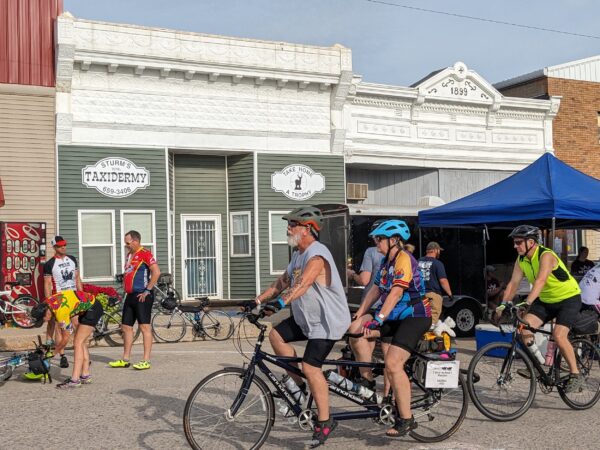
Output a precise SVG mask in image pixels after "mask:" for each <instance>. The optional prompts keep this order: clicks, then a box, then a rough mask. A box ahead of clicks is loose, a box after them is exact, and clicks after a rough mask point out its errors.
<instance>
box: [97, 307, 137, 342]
mask: <svg viewBox="0 0 600 450" xmlns="http://www.w3.org/2000/svg"><path fill="white" fill-rule="evenodd" d="M102 320H103V321H104V327H103V330H102V331H103V333H104V340H105V341H106V343H107V344H108V345H110V346H111V347H121V346H122V345H123V344H124V341H123V331H122V330H121V324H122V322H123V318H122V317H121V313H119V312H114V313H107V312H105V313H104V316H103V318H102ZM139 337H140V328H139V327H138V326H137V324H135V325H134V326H133V342H135V341H137V339H138V338H139Z"/></svg>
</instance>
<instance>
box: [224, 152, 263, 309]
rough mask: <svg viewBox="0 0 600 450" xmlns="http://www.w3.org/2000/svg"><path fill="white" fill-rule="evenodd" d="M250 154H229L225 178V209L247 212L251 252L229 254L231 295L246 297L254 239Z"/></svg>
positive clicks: (251, 285)
mask: <svg viewBox="0 0 600 450" xmlns="http://www.w3.org/2000/svg"><path fill="white" fill-rule="evenodd" d="M253 159H254V158H253V155H252V154H248V155H239V156H229V157H228V158H227V178H228V180H229V212H237V211H249V212H250V235H251V240H252V255H251V256H240V257H230V271H231V277H230V284H231V298H233V299H247V298H254V297H255V295H256V276H255V274H256V270H255V254H256V250H255V242H256V237H255V236H254V163H253Z"/></svg>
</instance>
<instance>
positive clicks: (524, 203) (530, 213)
mask: <svg viewBox="0 0 600 450" xmlns="http://www.w3.org/2000/svg"><path fill="white" fill-rule="evenodd" d="M524 223H526V224H529V225H536V226H538V227H540V228H544V229H546V230H551V234H550V242H553V241H554V231H555V229H556V228H561V229H574V228H600V180H597V179H595V178H593V177H590V176H588V175H586V174H584V173H582V172H580V171H578V170H576V169H574V168H572V167H571V166H569V165H567V164H565V163H564V162H562V161H560V160H559V159H557V158H556V157H555V156H553V155H552V154H550V153H545V154H544V155H543V156H541V157H540V158H539V159H537V160H536V161H534V162H533V163H532V164H530V165H529V166H527V167H526V168H525V169H523V170H521V171H520V172H517V173H515V174H514V175H512V176H510V177H508V178H506V179H505V180H503V181H500V182H499V183H496V184H494V185H492V186H490V187H488V188H486V189H483V190H481V191H479V192H475V193H474V194H471V195H469V196H467V197H464V198H461V199H459V200H456V201H453V202H450V203H447V204H445V205H442V206H438V207H437V208H433V209H429V210H426V211H421V212H419V244H420V245H422V242H421V228H426V227H443V228H483V236H482V237H483V265H484V267H485V265H486V264H487V250H486V247H487V239H488V232H487V228H488V227H489V228H512V227H515V226H517V225H520V224H524ZM484 279H485V274H484ZM485 296H486V301H487V290H486V291H485Z"/></svg>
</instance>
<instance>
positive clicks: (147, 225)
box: [121, 209, 156, 265]
mask: <svg viewBox="0 0 600 450" xmlns="http://www.w3.org/2000/svg"><path fill="white" fill-rule="evenodd" d="M155 227H156V225H155V222H154V210H126V209H125V210H121V239H125V233H127V232H128V231H131V230H135V231H137V232H138V233H140V235H141V236H142V242H140V244H141V245H142V247H144V248H145V249H146V250H150V251H151V252H152V254H153V255H154V256H156V253H155V252H154V251H155V249H156V228H155ZM122 248H123V253H122V261H123V265H124V264H125V257H126V255H127V252H126V251H125V246H124V245H123V247H122Z"/></svg>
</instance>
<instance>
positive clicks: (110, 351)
mask: <svg viewBox="0 0 600 450" xmlns="http://www.w3.org/2000/svg"><path fill="white" fill-rule="evenodd" d="M265 347H266V346H265ZM458 347H459V349H460V350H459V351H460V353H459V354H460V359H461V360H462V361H464V362H467V361H468V360H469V359H470V357H471V355H472V354H473V349H474V341H473V340H460V341H459V342H458ZM245 348H246V349H250V347H249V346H248V345H246V347H245ZM135 352H136V353H137V354H136V355H135V356H141V355H140V352H141V347H140V346H136V347H135ZM334 352H337V353H339V349H336V350H334ZM91 353H92V360H93V364H92V373H93V377H94V383H93V384H91V385H86V386H83V387H81V388H79V389H73V390H69V391H61V390H58V389H56V388H55V385H56V382H60V381H62V380H63V379H64V378H65V377H66V376H68V375H69V374H70V372H69V369H59V368H57V367H54V368H53V369H52V370H53V374H54V378H55V382H54V384H40V383H38V382H27V381H25V380H23V379H22V378H21V374H22V373H23V371H24V368H19V369H18V371H17V372H16V374H15V375H14V376H13V378H12V379H10V380H8V381H7V382H5V383H0V399H1V400H0V402H1V404H2V406H3V407H2V413H1V416H2V421H1V422H2V437H0V448H10V449H41V448H45V449H61V450H66V449H117V448H119V449H157V450H158V449H171V450H172V449H180V448H182V449H185V448H189V447H188V445H187V442H186V440H185V436H184V433H183V426H182V416H183V409H184V405H185V402H186V399H187V397H188V395H189V393H190V391H191V390H192V388H193V387H194V386H195V385H196V384H197V383H198V382H199V381H200V380H201V379H202V378H203V377H204V376H206V375H207V374H209V373H211V372H213V371H215V370H219V369H221V368H223V367H225V366H241V364H242V357H241V356H240V354H239V353H238V352H237V350H236V349H235V348H234V347H233V343H232V341H231V340H229V341H226V342H213V341H207V342H185V343H178V344H157V345H155V347H154V352H153V356H152V368H151V369H150V370H146V371H136V370H134V369H112V368H109V367H108V366H107V362H108V361H110V360H112V359H117V358H119V357H120V356H121V353H120V349H119V348H110V347H108V348H107V347H104V348H94V349H92V350H91ZM68 355H69V354H68ZM336 356H337V355H336ZM71 357H72V356H71V355H69V358H71ZM463 367H466V364H465V365H464V366H463ZM598 408H600V406H598V405H597V406H596V407H594V408H592V409H591V410H587V411H572V410H570V409H569V408H568V407H567V406H566V405H565V404H564V403H563V402H562V401H561V400H560V398H559V396H558V394H556V393H552V394H549V395H544V394H542V393H541V392H540V391H539V390H538V393H537V397H536V400H535V402H534V404H533V407H532V408H531V409H530V411H529V412H528V413H527V414H526V415H525V416H524V417H522V418H521V419H519V420H517V421H514V422H508V423H496V422H493V421H490V420H489V419H487V418H485V417H483V416H482V415H481V414H479V412H478V411H477V410H476V409H475V407H474V406H473V405H472V404H470V405H469V412H468V414H467V418H466V419H465V421H464V422H463V424H462V427H461V428H460V429H459V430H458V432H457V433H456V434H455V435H454V436H452V437H451V438H450V439H448V440H447V441H444V442H442V443H438V444H422V443H418V442H416V441H414V440H412V439H411V438H408V437H407V438H403V439H400V440H389V439H388V438H386V437H385V436H384V433H385V427H382V426H380V425H377V424H375V423H374V422H373V421H372V420H370V419H362V420H353V421H347V422H344V423H341V424H340V426H339V427H338V428H337V429H336V430H335V432H334V433H333V434H332V436H331V438H330V439H329V441H328V442H327V444H326V446H325V447H324V448H327V449H344V450H349V449H358V448H403V449H517V448H518V449H574V448H579V449H588V448H589V449H592V448H594V449H595V448H598V436H599V433H598V432H597V431H596V430H597V423H598V415H599V413H598ZM309 437H310V434H309V433H307V432H304V431H301V430H300V429H299V428H297V426H296V425H291V424H289V423H288V422H287V421H286V419H285V418H283V417H281V416H280V415H279V414H278V415H277V416H276V423H275V426H274V428H273V430H272V431H271V434H270V436H269V438H268V439H267V441H266V444H265V445H264V447H263V448H268V449H271V448H273V449H275V448H290V449H302V448H304V443H305V442H306V441H307V440H308V439H309Z"/></svg>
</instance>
